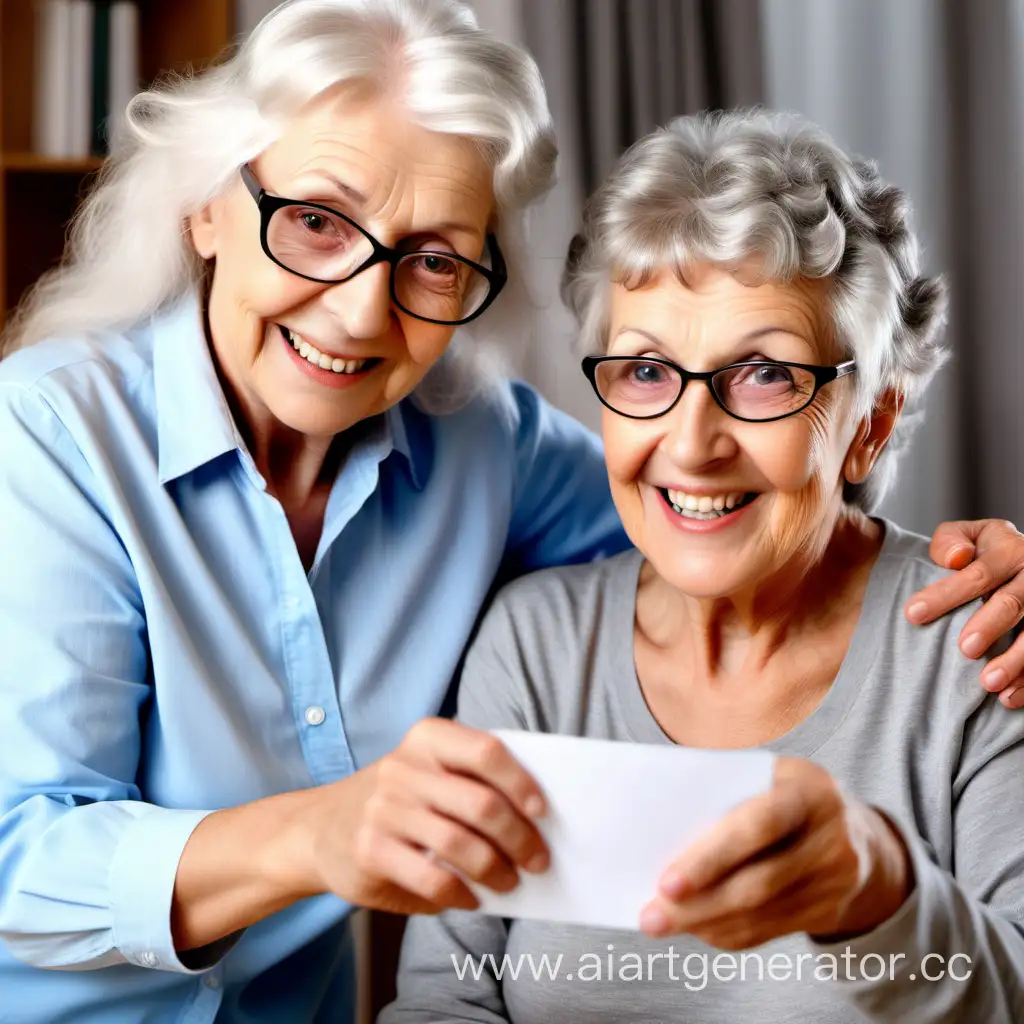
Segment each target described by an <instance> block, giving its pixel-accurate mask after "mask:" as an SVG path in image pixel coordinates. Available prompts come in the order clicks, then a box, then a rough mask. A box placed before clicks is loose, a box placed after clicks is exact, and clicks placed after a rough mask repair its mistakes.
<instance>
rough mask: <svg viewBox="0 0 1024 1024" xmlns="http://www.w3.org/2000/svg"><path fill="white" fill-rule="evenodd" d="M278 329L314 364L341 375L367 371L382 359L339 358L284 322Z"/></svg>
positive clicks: (290, 343)
mask: <svg viewBox="0 0 1024 1024" xmlns="http://www.w3.org/2000/svg"><path fill="white" fill-rule="evenodd" d="M277 327H278V330H279V331H280V332H281V335H282V337H283V338H284V340H285V341H287V342H288V344H289V345H291V347H292V348H293V349H295V351H296V352H297V353H298V354H299V355H300V356H301V357H302V358H303V359H305V360H306V362H307V363H310V364H311V365H313V366H318V367H320V369H321V370H330V371H331V373H336V374H338V375H339V376H351V375H353V374H357V373H365V372H366V371H367V370H372V369H373V367H375V366H376V365H377V364H378V363H379V362H380V361H381V360H380V359H377V358H370V359H338V358H335V357H334V356H329V355H327V354H326V353H324V352H321V351H320V350H319V349H318V348H317V347H316V346H315V345H313V344H311V343H310V342H308V341H306V339H305V338H303V337H302V335H301V334H296V333H295V332H294V331H291V330H289V329H288V328H287V327H285V326H283V325H282V324H278V325H277Z"/></svg>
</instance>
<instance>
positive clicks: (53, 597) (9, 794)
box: [0, 384, 209, 971]
mask: <svg viewBox="0 0 1024 1024" xmlns="http://www.w3.org/2000/svg"><path fill="white" fill-rule="evenodd" d="M95 479H96V478H95V476H94V475H93V473H92V472H91V471H90V468H89V465H88V462H87V460H86V458H85V456H84V455H83V454H82V452H81V450H80V449H79V448H78V446H77V445H76V444H75V443H74V441H73V440H72V439H71V437H70V436H69V434H68V433H67V431H66V430H65V428H64V425H63V424H62V423H61V421H60V420H59V418H58V417H57V416H56V414H55V413H54V412H53V410H52V409H51V408H50V407H49V406H48V405H47V403H46V401H45V399H44V398H42V397H41V396H40V395H38V394H37V393H35V392H34V391H33V390H32V389H31V388H28V387H25V386H22V385H10V384H3V385H0V566H2V570H0V651H2V652H3V656H2V658H0V738H2V739H0V940H2V941H3V942H4V943H5V944H6V946H7V947H8V949H9V950H10V952H11V954H12V955H13V956H15V957H17V958H18V959H19V960H22V961H25V962H27V963H29V964H32V965H33V966H37V967H48V968H63V969H71V970H85V969H92V968H99V967H106V966H111V965H114V964H119V963H125V962H128V963H133V964H137V965H139V966H142V967H152V968H161V969H164V970H172V971H175V970H176V971H187V970H189V968H188V967H186V965H185V964H183V963H182V961H181V959H180V958H179V956H178V955H177V954H176V953H175V950H174V944H173V939H172V935H171V924H170V909H171V898H172V894H173V887H174V878H175V873H176V871H177V864H178V859H179V857H180V854H181V851H182V849H183V848H184V845H185V843H186V842H187V840H188V837H189V835H190V834H191V833H192V830H193V829H194V828H195V827H196V825H197V824H198V823H199V821H200V820H201V819H202V818H203V816H204V814H205V813H208V812H205V811H202V810H188V809H167V808H161V807H156V806H153V805H152V804H147V803H145V802H143V800H142V799H141V793H140V790H139V787H138V784H137V781H136V775H137V770H138V765H139V752H140V744H141V735H142V731H141V725H140V716H144V715H145V714H147V713H150V711H151V710H152V709H151V708H150V707H149V705H148V700H149V697H150V687H149V683H148V675H149V656H148V651H147V641H146V621H145V613H144V609H143V607H142V603H141V599H140V597H139V592H138V587H137V585H136V581H135V575H134V572H133V569H132V564H131V560H130V558H129V556H128V553H127V551H126V550H125V548H124V546H123V545H122V543H121V541H120V540H119V535H118V528H117V525H118V524H116V523H114V522H112V521H111V519H110V518H109V516H108V514H107V513H106V511H105V507H106V503H105V502H104V497H103V495H102V494H101V493H100V492H99V488H98V485H97V484H96V482H95ZM203 966H209V964H206V963H203Z"/></svg>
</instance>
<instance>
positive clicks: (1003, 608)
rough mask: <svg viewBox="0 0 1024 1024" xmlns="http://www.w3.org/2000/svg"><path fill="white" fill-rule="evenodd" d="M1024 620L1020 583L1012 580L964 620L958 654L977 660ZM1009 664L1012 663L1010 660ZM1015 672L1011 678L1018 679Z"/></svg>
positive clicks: (1023, 586) (1022, 582)
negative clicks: (965, 621) (959, 652)
mask: <svg viewBox="0 0 1024 1024" xmlns="http://www.w3.org/2000/svg"><path fill="white" fill-rule="evenodd" d="M1022 617H1024V580H1021V578H1020V577H1019V576H1017V577H1014V578H1013V579H1011V580H1010V582H1009V583H1007V584H1006V585H1005V586H1003V587H1000V588H999V590H997V591H996V592H995V593H994V594H993V595H992V596H991V597H990V598H989V599H988V600H987V601H986V602H985V603H984V605H982V607H981V608H979V609H978V610H977V611H976V612H975V613H974V614H973V615H972V616H971V617H970V618H969V619H968V620H967V623H966V625H965V626H964V628H963V629H962V630H961V631H960V641H959V643H960V650H961V651H963V653H964V654H965V655H967V657H968V658H978V657H980V656H981V655H982V654H984V653H985V651H987V650H988V649H989V647H991V646H992V644H994V643H995V642H996V641H997V640H999V639H1001V638H1002V637H1003V636H1004V635H1005V634H1007V633H1009V632H1010V630H1012V629H1013V628H1014V626H1016V625H1017V623H1018V622H1020V620H1021V618H1022ZM1011 660H1012V659H1011ZM1018 674H1019V671H1018V672H1015V673H1014V675H1018Z"/></svg>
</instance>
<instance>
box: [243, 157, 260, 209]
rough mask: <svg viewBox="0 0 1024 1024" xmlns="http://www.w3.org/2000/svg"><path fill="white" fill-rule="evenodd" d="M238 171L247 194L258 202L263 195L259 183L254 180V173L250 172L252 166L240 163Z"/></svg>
mask: <svg viewBox="0 0 1024 1024" xmlns="http://www.w3.org/2000/svg"><path fill="white" fill-rule="evenodd" d="M239 173H240V174H241V175H242V181H244V182H245V187H246V188H247V189H248V190H249V195H251V196H252V197H253V199H255V200H256V202H257V203H259V201H260V199H261V198H262V196H263V189H262V188H260V183H259V182H258V181H257V180H256V175H255V174H253V173H252V168H251V167H250V166H249V165H248V164H242V166H241V168H240V169H239Z"/></svg>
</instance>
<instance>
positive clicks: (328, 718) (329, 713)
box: [239, 430, 391, 785]
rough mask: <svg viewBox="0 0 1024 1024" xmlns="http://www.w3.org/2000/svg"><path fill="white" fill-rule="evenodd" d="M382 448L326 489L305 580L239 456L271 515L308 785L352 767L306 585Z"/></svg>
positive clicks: (371, 483)
mask: <svg viewBox="0 0 1024 1024" xmlns="http://www.w3.org/2000/svg"><path fill="white" fill-rule="evenodd" d="M390 450H391V441H390V435H389V432H388V431H387V430H385V431H383V432H382V434H381V435H380V436H378V437H376V438H372V439H367V441H365V442H364V443H363V444H362V445H358V446H357V447H356V448H354V449H353V450H352V452H350V454H349V458H348V459H347V460H346V462H345V463H344V465H343V466H342V468H341V470H340V471H339V474H338V479H337V480H336V481H335V485H334V487H333V488H332V489H331V495H330V497H329V499H328V503H327V509H326V512H325V515H324V528H323V534H322V536H321V538H320V543H319V545H318V546H317V552H316V556H315V558H314V561H313V566H312V569H311V570H310V573H309V575H308V576H307V575H306V571H305V568H304V566H303V565H302V560H301V558H300V557H299V553H298V549H297V547H296V545H295V540H294V537H293V535H292V532H291V526H290V524H289V523H288V517H287V516H286V515H285V512H284V508H283V507H282V506H281V504H280V502H278V501H277V500H276V499H275V498H274V497H273V496H272V495H269V494H267V493H266V481H265V480H264V479H263V477H262V475H261V474H260V473H259V471H258V470H257V469H256V467H255V465H254V464H253V462H252V460H251V458H250V457H249V456H248V454H247V453H245V452H240V453H239V454H240V461H241V462H242V464H243V468H244V469H245V472H246V474H247V476H248V477H249V478H250V481H251V482H252V483H253V484H255V485H256V486H258V487H259V488H260V490H262V491H263V492H264V497H265V498H266V501H267V504H268V506H269V507H270V508H271V509H272V512H271V517H272V519H273V522H272V523H271V524H269V525H270V526H271V529H272V532H273V534H274V541H273V543H271V544H270V545H268V553H269V552H273V553H274V555H275V556H276V557H275V558H274V562H275V563H276V564H275V572H276V575H277V581H278V588H279V592H280V594H281V644H282V658H283V662H284V668H285V673H286V676H287V681H288V685H289V690H290V693H291V698H292V714H293V716H294V719H295V726H296V729H297V730H298V733H299V738H300V742H301V745H302V751H303V755H304V757H305V761H306V766H307V768H308V769H309V772H310V775H311V776H312V778H313V779H314V781H315V782H316V783H318V784H321V785H323V784H326V783H329V782H335V781H337V780H338V779H342V778H345V777H347V776H349V775H351V774H352V773H353V772H354V771H355V761H354V759H353V756H352V750H351V748H350V746H349V742H348V737H347V736H346V734H345V724H344V721H343V720H342V714H341V705H340V702H339V699H338V684H337V678H338V676H339V675H340V673H341V671H343V667H342V666H334V665H332V664H331V658H330V651H329V649H328V645H327V638H326V636H325V635H324V630H323V623H322V621H321V618H320V612H319V609H318V607H317V603H316V597H315V595H314V591H313V585H314V583H315V580H316V576H317V573H318V572H319V570H320V567H321V565H322V564H323V561H324V559H325V558H326V557H327V555H328V553H329V551H330V549H331V546H332V545H333V543H334V542H335V541H336V540H337V538H338V536H339V535H340V534H341V532H342V531H343V530H344V528H345V527H346V526H347V525H348V523H349V522H351V520H352V519H353V517H354V516H355V515H356V514H357V513H358V511H359V510H360V509H361V508H362V506H363V505H364V504H365V503H366V501H367V499H368V498H369V497H370V496H371V495H372V494H373V492H374V490H375V489H376V487H377V483H378V480H379V475H380V464H381V461H382V460H383V459H384V458H385V457H386V456H387V454H388V453H389V452H390ZM335 650H336V652H337V657H338V658H343V656H344V652H343V651H341V649H340V647H339V646H336V648H335Z"/></svg>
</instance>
